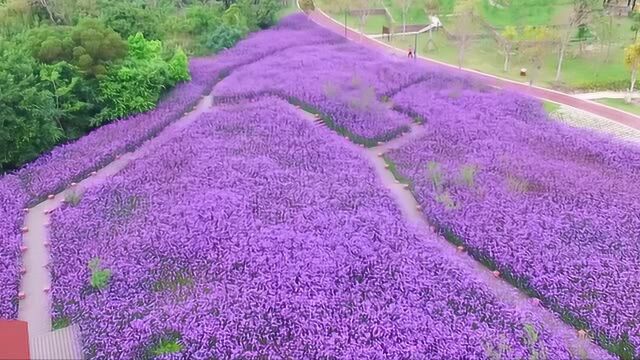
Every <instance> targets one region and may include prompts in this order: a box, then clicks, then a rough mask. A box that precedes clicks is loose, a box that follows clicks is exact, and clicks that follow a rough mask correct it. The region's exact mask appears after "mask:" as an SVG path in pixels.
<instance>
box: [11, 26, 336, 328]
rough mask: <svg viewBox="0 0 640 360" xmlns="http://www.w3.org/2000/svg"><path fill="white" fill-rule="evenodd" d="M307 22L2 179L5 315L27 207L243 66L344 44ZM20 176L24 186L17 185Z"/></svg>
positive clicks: (197, 66) (260, 38) (268, 35)
mask: <svg viewBox="0 0 640 360" xmlns="http://www.w3.org/2000/svg"><path fill="white" fill-rule="evenodd" d="M307 21H308V20H307V19H306V18H305V17H304V16H302V15H294V16H290V17H288V18H287V19H286V21H283V22H282V23H281V24H280V25H279V26H278V27H277V28H276V29H274V30H268V31H263V32H260V33H257V34H254V35H252V36H250V37H249V38H248V39H246V40H243V41H242V42H240V43H239V44H238V46H236V47H235V48H233V49H230V50H228V51H225V52H224V53H222V54H219V55H217V56H216V57H201V58H192V59H191V60H190V64H189V68H190V73H191V77H192V80H191V81H189V82H186V83H182V84H179V85H177V86H176V87H175V88H174V89H172V91H171V92H169V93H168V94H167V95H166V96H165V97H164V98H163V99H162V100H161V101H160V102H159V104H158V106H157V107H156V108H155V109H153V110H151V111H148V112H145V113H141V114H137V115H133V116H129V117H127V118H124V119H120V120H118V121H114V122H112V123H110V124H108V125H105V126H102V127H100V128H98V129H95V130H94V131H92V132H91V133H90V134H88V135H86V136H84V137H82V138H80V139H78V140H77V141H75V142H71V143H68V144H64V145H60V146H57V147H56V148H54V149H53V150H52V151H51V152H49V153H47V154H45V155H43V156H41V157H39V158H38V159H36V160H35V161H33V162H32V163H30V164H27V165H26V166H24V167H23V168H22V169H20V170H18V171H17V172H16V173H15V174H14V175H5V176H4V177H3V178H2V179H0V181H1V182H2V183H3V184H10V185H2V186H0V189H1V191H0V205H1V206H2V209H3V211H4V213H0V214H1V215H3V216H2V217H0V219H1V220H2V223H3V224H2V226H7V228H6V231H0V259H2V260H1V261H2V263H1V264H3V265H5V264H6V269H7V271H4V272H2V274H1V276H2V278H0V279H1V280H4V279H5V277H6V281H3V282H2V284H0V286H2V288H1V289H2V291H0V294H1V295H2V296H1V297H0V309H3V310H2V312H1V313H0V315H1V316H2V317H8V318H15V316H16V315H17V313H16V311H15V310H16V309H17V307H16V306H15V304H16V303H17V300H16V299H17V293H18V291H17V289H18V287H17V285H16V284H17V283H18V275H17V266H18V263H19V260H18V258H19V256H18V255H19V254H18V253H17V252H16V249H17V246H18V245H17V244H19V237H16V235H15V231H17V230H16V228H15V227H16V226H17V224H19V223H20V222H22V215H21V210H22V208H23V207H25V206H28V205H32V204H34V203H37V202H38V201H40V200H42V199H43V198H44V197H46V196H47V195H48V194H51V193H55V192H58V191H60V190H61V189H63V188H64V187H66V186H67V185H68V184H69V183H71V182H73V181H77V180H79V179H81V178H84V177H86V175H87V174H89V173H90V172H91V171H93V170H96V169H98V168H100V167H102V166H104V165H106V164H107V163H109V162H111V161H112V160H113V159H114V158H115V156H116V155H118V154H121V153H124V152H127V151H131V150H132V149H134V148H136V147H138V146H139V145H140V144H142V143H143V142H144V141H146V140H147V139H149V138H151V137H153V136H155V135H156V134H157V133H158V132H159V131H161V130H162V129H164V128H165V127H166V126H167V125H168V124H169V123H171V122H173V121H174V120H176V119H178V118H180V117H181V116H182V115H183V114H184V113H185V112H186V111H188V110H189V109H190V108H191V107H193V106H194V105H195V104H196V103H197V102H198V101H199V100H200V98H201V97H202V96H203V95H205V94H207V93H208V92H210V91H211V88H212V87H213V85H214V84H215V83H216V81H217V80H219V79H220V78H222V77H224V76H226V74H227V73H229V72H230V71H232V70H233V69H235V68H237V67H238V66H241V65H244V64H248V63H250V62H253V61H257V60H259V59H261V58H263V57H265V56H268V55H271V54H274V53H276V52H278V51H282V50H284V49H286V48H288V47H292V46H298V45H300V44H303V43H304V44H313V43H336V42H339V41H343V40H340V39H339V37H337V36H336V35H334V34H333V33H331V32H329V31H326V30H323V29H321V28H318V27H316V28H313V29H311V30H307V31H306V32H305V33H304V34H303V33H302V32H301V31H300V30H301V29H302V28H304V23H306V22H307ZM303 35H304V36H303ZM16 176H17V177H18V178H19V179H20V181H19V182H16ZM5 220H6V221H5ZM4 268H5V267H3V269H4ZM5 309H13V310H5Z"/></svg>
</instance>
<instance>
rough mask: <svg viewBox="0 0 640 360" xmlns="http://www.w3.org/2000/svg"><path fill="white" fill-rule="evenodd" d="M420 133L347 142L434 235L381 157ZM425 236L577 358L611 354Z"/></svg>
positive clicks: (418, 226) (415, 221)
mask: <svg viewBox="0 0 640 360" xmlns="http://www.w3.org/2000/svg"><path fill="white" fill-rule="evenodd" d="M297 108H298V112H299V113H300V115H301V116H302V117H303V118H305V119H307V120H308V121H310V122H312V123H314V124H316V125H317V124H318V117H317V116H316V115H314V114H312V113H309V112H306V111H305V110H303V109H302V108H300V107H297ZM325 127H326V126H325ZM326 130H327V132H328V133H329V134H328V136H340V135H338V134H337V133H335V132H334V131H333V130H331V129H329V128H328V127H326ZM422 133H424V127H423V126H422V125H418V124H412V125H411V127H410V131H409V132H406V133H404V134H402V135H399V136H398V137H396V138H395V139H393V140H391V141H389V142H387V143H382V144H380V145H378V146H376V147H372V148H363V147H362V146H358V145H356V144H354V143H351V144H352V146H353V147H354V148H357V149H356V150H359V151H360V152H361V153H362V154H363V156H364V157H365V158H366V159H367V160H368V162H369V164H370V166H371V167H372V168H373V169H374V170H375V172H376V174H377V176H378V179H379V180H380V181H381V182H382V184H383V185H384V187H385V188H386V189H388V190H389V193H390V194H391V196H392V197H393V199H394V200H395V202H396V204H397V205H398V207H399V209H400V210H401V211H402V214H403V215H404V217H405V219H406V220H407V224H408V225H409V226H410V227H411V228H413V229H414V230H415V231H416V232H417V233H419V234H420V233H422V234H424V233H430V234H435V230H434V229H433V227H432V226H431V225H430V224H429V223H427V221H426V220H425V217H424V216H423V214H422V211H421V210H420V205H419V204H418V202H417V200H416V199H415V197H414V196H413V194H412V192H411V191H410V190H409V185H407V184H403V183H401V182H399V181H398V180H397V179H396V178H395V177H394V175H393V173H392V172H391V171H390V170H389V168H388V165H387V164H386V162H385V160H384V158H383V157H384V154H385V153H387V152H389V151H391V150H394V149H397V148H399V147H401V146H403V145H405V144H407V143H408V142H409V141H411V140H413V139H415V138H416V137H418V136H420V135H421V134H422ZM347 141H348V140H347ZM425 238H426V239H427V241H429V245H430V246H431V247H432V248H433V249H434V250H436V251H438V252H439V253H440V254H441V255H442V257H445V258H449V259H452V258H455V259H456V263H457V264H459V265H460V267H461V268H463V269H464V270H466V271H467V272H468V273H469V274H473V275H474V276H475V278H476V279H477V280H478V281H480V282H482V283H483V284H484V285H486V286H487V288H489V289H491V290H492V293H493V294H494V296H496V298H497V299H499V300H501V301H502V302H504V303H506V304H507V305H509V306H512V307H513V308H516V309H518V310H521V311H523V312H525V313H530V314H534V316H535V317H536V318H537V319H538V320H539V321H540V322H541V323H542V324H543V325H544V326H545V328H546V329H547V330H549V331H552V332H554V333H555V334H556V335H557V336H558V337H559V338H560V339H562V340H563V341H564V342H565V344H566V345H567V348H568V349H569V350H570V351H571V352H572V353H573V354H574V355H575V356H576V357H577V358H586V359H606V358H609V357H610V356H611V355H610V354H609V353H608V352H607V351H606V350H604V349H602V348H601V347H600V346H598V345H596V344H594V343H593V342H591V341H590V340H589V339H588V338H586V337H582V336H580V335H579V333H578V331H577V330H576V329H575V328H573V327H572V326H570V325H568V324H566V323H565V322H563V321H562V320H561V319H560V318H559V317H558V316H557V315H556V314H555V313H553V312H552V311H550V310H547V309H546V308H544V307H542V306H541V305H540V302H539V301H538V299H535V298H531V297H529V296H527V295H526V294H524V293H523V292H521V291H520V290H519V289H517V288H515V287H514V286H512V285H511V284H509V283H508V282H507V281H504V280H503V279H502V278H500V276H499V274H495V273H494V272H492V271H491V270H489V269H488V268H487V267H485V266H484V265H482V264H481V263H480V262H478V261H476V260H475V259H474V258H473V257H471V256H470V255H468V254H467V253H466V252H465V251H464V249H460V248H458V247H456V246H455V245H453V244H451V243H450V242H448V241H447V240H446V239H444V238H443V237H442V236H439V235H435V236H425Z"/></svg>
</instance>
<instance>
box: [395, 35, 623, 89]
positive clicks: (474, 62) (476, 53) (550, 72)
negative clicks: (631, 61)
mask: <svg viewBox="0 0 640 360" xmlns="http://www.w3.org/2000/svg"><path fill="white" fill-rule="evenodd" d="M428 37H429V35H428V34H421V35H420V36H419V38H418V54H419V55H422V56H426V57H430V58H433V59H435V60H439V61H442V62H446V63H449V64H453V65H457V64H458V49H457V47H456V46H455V44H454V43H452V42H450V41H449V40H448V39H447V38H446V37H445V36H444V35H443V34H442V33H440V32H436V33H434V34H433V40H434V43H435V46H436V49H435V50H432V51H429V50H428V48H427V40H428ZM391 43H392V44H393V45H395V46H397V47H399V48H401V49H405V48H408V47H413V43H414V37H413V36H408V37H399V36H398V37H396V38H394V39H392V42H391ZM575 50H576V53H577V49H575ZM622 54H623V49H622V47H621V46H612V49H611V53H610V56H609V61H608V62H607V61H605V59H604V56H601V54H594V53H585V54H584V55H583V56H576V57H573V56H568V57H567V58H565V61H564V65H563V68H562V69H563V70H562V74H561V82H560V83H555V82H554V79H555V71H556V66H557V61H558V59H557V54H550V55H549V56H548V58H547V60H546V62H545V65H544V66H543V68H542V69H541V72H540V74H538V75H537V76H536V81H535V82H534V83H535V84H536V85H539V86H545V87H555V88H561V89H565V88H573V89H585V90H590V89H597V88H607V87H612V88H618V89H624V87H625V86H626V82H627V81H628V79H629V71H628V70H627V68H626V67H625V66H624V64H623V60H622ZM503 64H504V56H503V55H502V54H501V53H500V49H499V48H498V45H497V44H496V43H495V41H493V40H492V39H481V40H477V41H475V42H474V43H473V44H472V45H471V46H470V47H469V49H468V50H467V51H466V56H465V59H464V64H463V66H464V67H467V68H470V69H474V70H478V71H482V72H485V73H488V74H494V75H497V76H501V77H505V78H508V79H511V80H516V81H523V82H527V81H529V79H528V78H525V77H521V76H520V74H519V70H520V68H521V67H525V68H529V67H530V66H529V64H527V61H526V59H524V58H522V57H517V56H515V57H513V58H512V59H511V67H510V70H509V72H504V71H503ZM607 84H608V85H609V86H607Z"/></svg>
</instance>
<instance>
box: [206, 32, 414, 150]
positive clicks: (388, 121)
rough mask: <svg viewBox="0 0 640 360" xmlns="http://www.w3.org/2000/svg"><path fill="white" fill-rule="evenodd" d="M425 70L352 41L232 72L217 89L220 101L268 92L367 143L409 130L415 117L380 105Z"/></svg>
mask: <svg viewBox="0 0 640 360" xmlns="http://www.w3.org/2000/svg"><path fill="white" fill-rule="evenodd" d="M424 73H425V69H424V68H422V67H419V66H416V65H415V64H413V63H411V62H409V61H407V60H405V59H398V58H394V57H391V56H388V55H384V54H381V53H378V52H375V51H372V50H370V49H366V48H363V47H360V46H358V45H355V44H352V43H340V44H324V45H313V46H301V47H295V48H291V49H288V50H286V51H283V52H281V53H279V54H277V55H276V56H270V57H266V58H264V59H262V60H260V61H257V62H255V63H253V64H251V65H248V66H246V67H243V68H241V69H239V70H238V71H235V72H233V74H231V75H230V76H228V77H227V78H225V79H224V80H223V81H221V82H220V84H218V86H216V88H215V89H214V96H215V97H216V99H217V101H218V102H223V103H224V102H230V101H231V102H232V101H236V100H238V99H242V98H254V97H259V96H262V95H264V94H271V95H277V96H280V97H282V98H286V99H289V100H290V101H291V102H293V103H302V104H304V105H305V106H307V107H309V108H311V109H313V110H314V111H315V112H318V113H320V114H322V115H324V116H325V120H328V122H329V125H330V127H332V128H334V129H336V130H337V131H339V132H340V133H343V134H345V135H348V136H349V137H350V138H351V139H352V140H354V141H355V142H358V143H362V144H365V145H375V144H376V143H377V142H378V141H387V140H390V139H392V138H394V137H396V136H398V135H399V134H400V133H402V132H405V131H407V130H408V125H409V124H410V123H411V121H412V120H411V118H409V117H408V116H407V115H405V114H403V113H400V112H397V111H395V110H393V109H391V107H390V106H389V104H387V103H385V102H383V101H382V99H379V98H382V97H384V96H388V95H392V94H393V93H394V92H396V91H398V90H399V89H401V88H403V87H405V86H407V85H409V84H412V83H414V82H416V81H419V80H420V79H421V77H422V76H424Z"/></svg>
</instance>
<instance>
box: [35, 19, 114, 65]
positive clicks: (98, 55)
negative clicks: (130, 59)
mask: <svg viewBox="0 0 640 360" xmlns="http://www.w3.org/2000/svg"><path fill="white" fill-rule="evenodd" d="M27 43H28V45H29V47H30V49H31V52H32V54H33V56H34V57H35V58H36V59H38V60H40V61H42V62H44V63H47V64H54V63H56V62H60V61H66V62H68V63H71V64H73V65H75V66H77V67H78V68H79V69H80V70H81V71H83V72H84V73H87V74H90V75H101V74H104V73H105V72H106V70H107V66H108V65H109V64H110V63H111V62H113V61H117V60H119V59H122V58H123V57H124V56H125V55H126V43H125V42H124V41H123V40H122V38H121V37H120V35H118V33H116V32H115V31H113V30H111V29H109V28H107V27H105V26H104V25H103V24H102V23H100V22H99V21H98V20H96V19H85V20H82V21H81V22H80V23H79V24H78V25H77V26H74V27H67V26H55V27H52V26H45V27H41V28H37V29H34V30H32V31H31V32H30V33H29V35H28V39H27Z"/></svg>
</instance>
